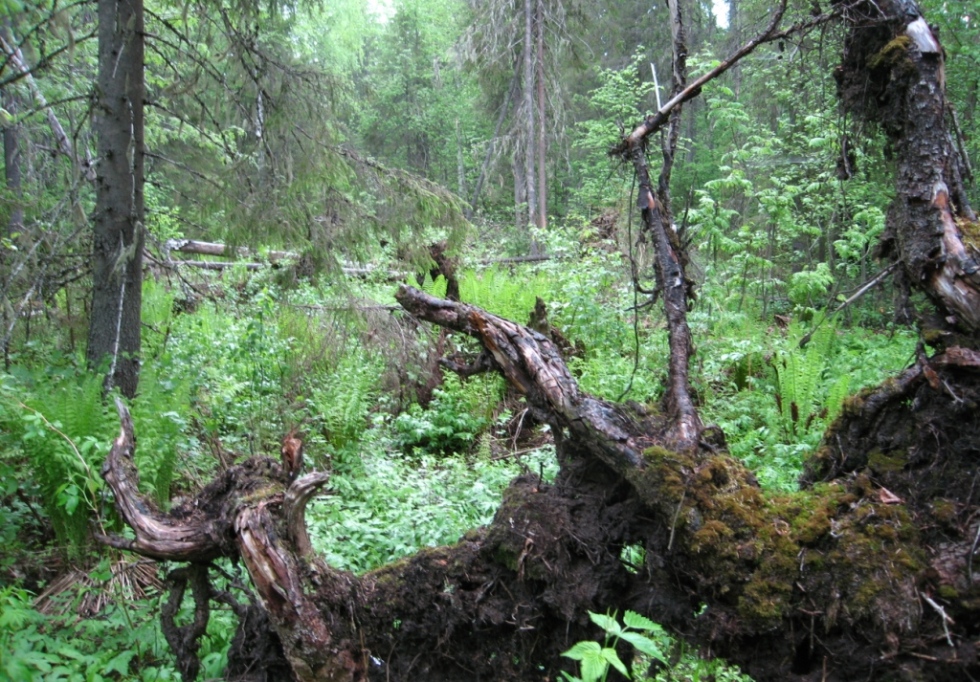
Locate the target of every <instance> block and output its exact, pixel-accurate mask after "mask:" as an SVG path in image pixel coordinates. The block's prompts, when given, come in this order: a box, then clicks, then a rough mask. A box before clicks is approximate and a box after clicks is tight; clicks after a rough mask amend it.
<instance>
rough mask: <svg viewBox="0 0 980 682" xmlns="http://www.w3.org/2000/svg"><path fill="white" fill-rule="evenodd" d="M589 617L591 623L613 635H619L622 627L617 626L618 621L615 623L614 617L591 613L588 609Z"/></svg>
mask: <svg viewBox="0 0 980 682" xmlns="http://www.w3.org/2000/svg"><path fill="white" fill-rule="evenodd" d="M589 618H591V619H592V622H593V623H595V624H596V625H598V626H599V627H600V628H602V629H603V630H605V631H606V632H608V633H609V634H610V635H613V636H614V637H616V636H619V634H620V633H621V632H622V631H623V628H621V627H620V626H619V623H617V622H616V619H615V618H613V617H612V616H605V615H602V614H601V613H592V612H591V611H590V612H589Z"/></svg>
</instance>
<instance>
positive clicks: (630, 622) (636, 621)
mask: <svg viewBox="0 0 980 682" xmlns="http://www.w3.org/2000/svg"><path fill="white" fill-rule="evenodd" d="M623 622H624V623H626V626H627V627H631V628H633V629H634V630H643V631H644V632H654V631H660V630H661V629H662V628H661V627H660V626H659V625H657V624H656V623H654V622H653V621H652V620H650V619H649V618H647V617H646V616H641V615H640V614H638V613H637V612H636V611H627V612H626V613H624V614H623Z"/></svg>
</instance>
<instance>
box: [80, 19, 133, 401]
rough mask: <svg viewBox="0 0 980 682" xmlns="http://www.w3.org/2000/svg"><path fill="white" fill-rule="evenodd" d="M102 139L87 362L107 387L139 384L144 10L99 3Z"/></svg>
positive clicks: (127, 389) (126, 389)
mask: <svg viewBox="0 0 980 682" xmlns="http://www.w3.org/2000/svg"><path fill="white" fill-rule="evenodd" d="M98 7H99V8H98V12H99V76H98V85H97V101H96V106H95V119H96V120H95V129H96V132H97V134H98V138H99V155H98V156H99V163H98V177H97V178H96V206H95V215H94V226H93V233H94V235H93V236H94V239H93V250H92V314H91V319H90V323H89V333H88V350H87V354H86V355H87V358H88V361H89V363H90V364H91V365H92V366H93V367H101V366H102V364H103V363H105V364H107V365H108V374H107V376H106V387H107V388H110V387H113V386H118V387H119V389H120V390H121V391H122V392H123V394H124V395H127V396H133V395H135V394H136V386H137V383H138V381H139V352H140V306H141V300H142V274H143V242H144V210H143V99H144V84H143V2H142V0H99V6H98Z"/></svg>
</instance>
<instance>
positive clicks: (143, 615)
mask: <svg viewBox="0 0 980 682" xmlns="http://www.w3.org/2000/svg"><path fill="white" fill-rule="evenodd" d="M90 589H101V588H90ZM79 596H81V595H79ZM159 607H160V605H159V603H158V602H157V600H155V599H152V600H151V599H146V600H138V601H134V600H130V601H128V602H126V601H121V602H120V603H113V604H110V605H109V606H107V607H106V608H105V609H104V610H103V612H102V613H101V614H100V617H98V618H76V617H73V616H72V617H69V616H49V615H44V614H41V613H39V612H38V611H37V610H36V609H35V608H34V605H33V597H32V595H31V594H30V593H29V592H27V591H26V590H22V589H19V588H16V587H5V588H2V589H0V682H8V681H9V682H25V681H27V680H38V681H40V680H44V681H45V682H47V681H48V680H51V681H52V682H56V681H57V682H62V681H63V682H76V681H77V682H102V681H103V680H105V681H108V680H142V681H145V682H151V681H157V680H159V681H161V682H165V681H169V680H173V681H174V682H176V681H177V680H179V679H180V676H179V674H178V673H177V671H176V670H175V669H174V666H173V665H172V664H169V663H167V662H166V661H168V660H169V659H170V655H169V652H168V651H167V645H166V641H165V640H164V638H163V635H162V633H160V631H159V619H158V617H157V613H158V609H159ZM207 648H208V646H207V645H205V649H207ZM210 670H211V671H212V672H213V670H214V668H213V667H212V668H211V669H210Z"/></svg>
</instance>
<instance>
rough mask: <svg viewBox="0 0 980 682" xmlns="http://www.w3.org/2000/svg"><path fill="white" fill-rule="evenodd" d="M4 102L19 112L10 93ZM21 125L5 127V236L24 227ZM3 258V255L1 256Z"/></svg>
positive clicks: (5, 95)
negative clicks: (7, 207) (7, 211)
mask: <svg viewBox="0 0 980 682" xmlns="http://www.w3.org/2000/svg"><path fill="white" fill-rule="evenodd" d="M2 94H3V95H4V97H3V103H4V104H5V105H6V109H7V111H8V113H10V114H13V115H16V114H17V109H18V107H17V103H16V99H15V98H14V97H12V96H11V95H10V94H9V93H2ZM20 133H21V127H20V126H19V125H5V126H4V127H3V168H4V176H5V177H4V180H5V183H6V186H7V192H8V193H9V195H10V215H9V216H8V217H7V231H6V233H5V236H10V235H12V234H15V233H17V232H21V231H22V230H23V229H24V203H23V190H22V189H21V146H20V139H19V138H20ZM0 258H3V256H0Z"/></svg>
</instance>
